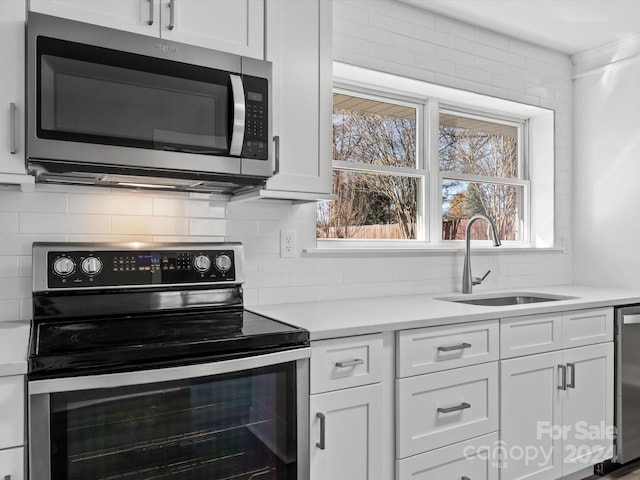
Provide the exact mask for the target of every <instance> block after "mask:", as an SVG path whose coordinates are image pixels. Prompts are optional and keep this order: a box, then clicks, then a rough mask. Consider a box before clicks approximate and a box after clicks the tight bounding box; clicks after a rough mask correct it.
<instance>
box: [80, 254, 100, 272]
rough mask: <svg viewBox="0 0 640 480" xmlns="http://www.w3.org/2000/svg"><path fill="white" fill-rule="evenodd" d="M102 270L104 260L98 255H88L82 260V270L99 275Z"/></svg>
mask: <svg viewBox="0 0 640 480" xmlns="http://www.w3.org/2000/svg"><path fill="white" fill-rule="evenodd" d="M100 270H102V261H101V260H100V259H99V258H96V257H87V258H85V259H84V260H83V261H82V271H83V272H84V273H86V274H87V275H97V274H98V273H100Z"/></svg>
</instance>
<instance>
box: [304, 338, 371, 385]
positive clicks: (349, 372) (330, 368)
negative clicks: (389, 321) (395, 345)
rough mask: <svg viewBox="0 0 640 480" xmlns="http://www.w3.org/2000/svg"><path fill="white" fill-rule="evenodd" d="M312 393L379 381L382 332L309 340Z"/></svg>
mask: <svg viewBox="0 0 640 480" xmlns="http://www.w3.org/2000/svg"><path fill="white" fill-rule="evenodd" d="M310 365H311V367H310V368H311V387H310V389H311V393H312V394H314V393H321V392H329V391H331V390H338V389H342V388H350V387H357V386H360V385H368V384H371V383H377V382H380V381H382V334H381V333H377V334H374V335H363V336H360V337H346V338H336V339H333V340H321V341H318V342H313V343H312V344H311V363H310Z"/></svg>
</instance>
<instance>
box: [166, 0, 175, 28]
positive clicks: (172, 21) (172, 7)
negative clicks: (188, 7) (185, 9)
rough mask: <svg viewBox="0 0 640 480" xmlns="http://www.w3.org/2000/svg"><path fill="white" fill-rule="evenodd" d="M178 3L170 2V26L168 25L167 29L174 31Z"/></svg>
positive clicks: (171, 0)
mask: <svg viewBox="0 0 640 480" xmlns="http://www.w3.org/2000/svg"><path fill="white" fill-rule="evenodd" d="M175 15H176V2H175V0H169V25H167V28H168V29H169V30H173V27H174V26H175V19H176V16H175Z"/></svg>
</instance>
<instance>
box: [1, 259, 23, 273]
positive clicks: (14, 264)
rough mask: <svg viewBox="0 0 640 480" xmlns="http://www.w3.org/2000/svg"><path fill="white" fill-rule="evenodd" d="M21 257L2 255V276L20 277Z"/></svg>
mask: <svg viewBox="0 0 640 480" xmlns="http://www.w3.org/2000/svg"><path fill="white" fill-rule="evenodd" d="M19 259H20V257H17V256H0V277H9V278H11V277H18V276H19V275H20V261H19Z"/></svg>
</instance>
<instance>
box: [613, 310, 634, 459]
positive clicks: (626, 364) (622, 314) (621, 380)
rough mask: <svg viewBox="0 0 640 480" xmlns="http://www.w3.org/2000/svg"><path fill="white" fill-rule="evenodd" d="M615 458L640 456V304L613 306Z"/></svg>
mask: <svg viewBox="0 0 640 480" xmlns="http://www.w3.org/2000/svg"><path fill="white" fill-rule="evenodd" d="M615 356H616V360H615V376H616V385H615V395H616V398H615V422H616V429H617V436H616V461H617V462H618V463H627V462H630V461H631V460H634V459H636V458H638V457H640V305H629V306H625V307H619V308H617V309H616V329H615Z"/></svg>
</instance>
